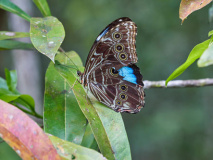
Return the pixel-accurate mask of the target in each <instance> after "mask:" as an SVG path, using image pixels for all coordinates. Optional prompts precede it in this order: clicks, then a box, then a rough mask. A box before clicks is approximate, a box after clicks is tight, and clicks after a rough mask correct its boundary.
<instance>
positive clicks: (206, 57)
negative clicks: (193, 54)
mask: <svg viewBox="0 0 213 160" xmlns="http://www.w3.org/2000/svg"><path fill="white" fill-rule="evenodd" d="M212 64H213V45H212V44H211V45H210V46H209V47H208V48H207V49H206V50H205V51H204V53H203V54H202V56H201V57H200V59H199V60H198V61H197V65H198V67H206V66H209V65H212Z"/></svg>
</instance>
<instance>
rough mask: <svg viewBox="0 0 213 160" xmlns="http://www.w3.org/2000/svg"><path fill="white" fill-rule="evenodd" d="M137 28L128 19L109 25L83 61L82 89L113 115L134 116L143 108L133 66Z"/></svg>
mask: <svg viewBox="0 0 213 160" xmlns="http://www.w3.org/2000/svg"><path fill="white" fill-rule="evenodd" d="M136 34H137V27H136V25H135V23H134V22H132V21H131V19H129V18H126V17H125V18H120V19H117V20H115V21H114V22H112V23H111V24H109V25H108V26H107V27H106V28H105V29H104V30H103V31H102V32H101V33H100V35H99V36H98V37H97V39H96V41H95V42H94V45H93V46H92V49H91V50H90V53H89V56H88V58H87V61H86V67H85V72H84V75H83V76H84V78H83V79H84V82H83V83H84V85H85V86H88V88H89V90H90V91H91V92H92V93H93V95H94V96H95V97H96V98H97V99H98V100H99V101H100V102H102V103H104V104H105V105H107V106H108V107H110V108H112V109H113V110H115V111H117V112H129V113H137V112H139V111H140V109H141V108H142V107H143V106H144V103H145V102H144V92H143V83H142V75H141V74H140V71H139V68H138V67H137V66H136V65H134V63H136V62H137V54H136V49H135V38H136Z"/></svg>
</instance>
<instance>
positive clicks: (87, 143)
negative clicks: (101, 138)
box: [81, 124, 98, 150]
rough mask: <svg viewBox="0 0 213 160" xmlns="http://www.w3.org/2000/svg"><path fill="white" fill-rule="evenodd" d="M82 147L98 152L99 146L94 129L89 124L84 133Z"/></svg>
mask: <svg viewBox="0 0 213 160" xmlns="http://www.w3.org/2000/svg"><path fill="white" fill-rule="evenodd" d="M81 146H84V147H87V148H91V149H94V150H98V144H97V142H96V140H95V137H94V135H93V132H92V129H91V127H90V125H89V124H88V125H87V128H86V131H85V133H84V137H83V140H82V142H81Z"/></svg>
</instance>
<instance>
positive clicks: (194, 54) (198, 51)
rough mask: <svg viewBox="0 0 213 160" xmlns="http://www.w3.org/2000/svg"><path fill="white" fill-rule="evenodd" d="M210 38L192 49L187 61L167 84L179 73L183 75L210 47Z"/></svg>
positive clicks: (170, 77) (171, 76)
mask: <svg viewBox="0 0 213 160" xmlns="http://www.w3.org/2000/svg"><path fill="white" fill-rule="evenodd" d="M209 42H210V39H208V40H206V41H204V42H202V43H200V44H198V45H196V46H195V47H194V48H193V49H192V51H191V52H190V54H189V56H188V58H187V60H186V62H185V63H183V64H182V65H181V66H179V67H178V68H177V69H176V70H175V71H174V72H173V73H172V74H171V75H170V76H169V78H167V80H166V85H167V84H168V82H169V81H171V80H173V79H175V78H176V77H178V76H179V75H181V74H182V73H183V72H184V71H185V70H186V69H187V68H188V67H189V66H190V65H191V64H192V63H194V61H196V60H197V59H198V58H200V56H201V55H202V54H203V52H204V51H205V50H206V49H207V48H208V46H209Z"/></svg>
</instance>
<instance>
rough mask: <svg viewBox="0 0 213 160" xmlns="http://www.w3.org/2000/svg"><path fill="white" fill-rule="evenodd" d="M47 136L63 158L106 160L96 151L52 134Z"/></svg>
mask: <svg viewBox="0 0 213 160" xmlns="http://www.w3.org/2000/svg"><path fill="white" fill-rule="evenodd" d="M48 136H49V138H50V140H51V141H52V143H53V145H54V146H55V148H56V149H57V152H58V154H59V155H60V156H61V157H62V158H64V159H69V160H72V159H79V160H106V158H105V157H103V155H102V154H100V153H99V152H97V151H94V150H92V149H88V148H85V147H82V146H79V145H77V144H74V143H71V142H67V141H64V140H62V139H60V138H57V137H55V136H52V135H48Z"/></svg>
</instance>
